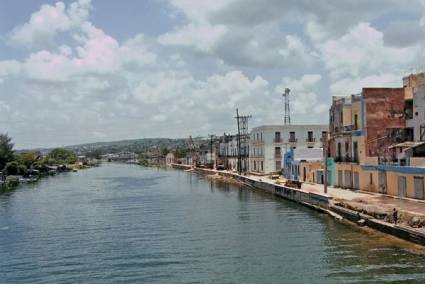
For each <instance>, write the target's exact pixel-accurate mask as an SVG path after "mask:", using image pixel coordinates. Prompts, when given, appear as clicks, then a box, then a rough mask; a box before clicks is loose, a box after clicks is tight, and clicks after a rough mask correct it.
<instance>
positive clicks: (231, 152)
mask: <svg viewBox="0 0 425 284" xmlns="http://www.w3.org/2000/svg"><path fill="white" fill-rule="evenodd" d="M246 148H248V147H246ZM247 152H248V151H247ZM244 153H245V151H244V147H243V146H242V151H241V154H242V155H244ZM238 155H239V151H238V136H237V135H225V136H224V137H223V138H222V141H221V142H220V148H219V157H220V160H221V162H222V163H223V166H224V168H225V169H227V170H231V171H237V169H238ZM242 168H246V166H245V165H242Z"/></svg>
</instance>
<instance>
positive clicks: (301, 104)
mask: <svg viewBox="0 0 425 284" xmlns="http://www.w3.org/2000/svg"><path fill="white" fill-rule="evenodd" d="M424 47H425V2H424V1H422V0H421V1H419V0H411V1H409V5H406V3H405V1H399V0H397V1H395V0H394V1H393V0H356V1H354V0H353V1H346V0H329V1H315V0H262V1H258V0H203V1H199V0H121V1H115V0H91V1H90V0H74V1H72V0H71V1H62V2H56V1H48V0H31V1H25V0H17V1H1V2H0V133H8V134H9V136H11V137H12V138H13V141H14V142H15V146H16V148H18V149H22V148H37V147H56V146H63V145H73V144H79V143H87V142H96V141H114V140H123V139H134V138H152V137H169V138H184V137H188V136H189V135H193V136H198V135H199V136H206V135H208V134H212V133H215V134H221V133H224V132H226V133H235V131H236V121H235V119H234V116H235V109H236V108H238V109H239V112H240V113H241V114H246V115H248V114H249V115H252V119H251V121H250V126H251V127H253V126H259V125H263V124H281V123H283V99H282V96H281V94H282V93H283V91H284V89H285V88H289V89H291V120H292V123H293V124H304V123H317V124H322V123H324V124H325V123H328V109H329V105H330V103H331V100H332V96H333V95H350V94H355V93H359V92H361V88H362V87H378V86H382V87H397V86H402V77H403V76H405V75H406V74H408V73H409V72H415V71H417V70H423V69H424V67H423V66H424V64H423V62H424V51H425V48H424Z"/></svg>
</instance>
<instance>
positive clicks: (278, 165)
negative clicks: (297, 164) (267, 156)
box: [276, 161, 282, 171]
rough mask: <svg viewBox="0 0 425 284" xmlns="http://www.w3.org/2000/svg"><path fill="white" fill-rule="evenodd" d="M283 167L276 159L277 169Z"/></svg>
mask: <svg viewBox="0 0 425 284" xmlns="http://www.w3.org/2000/svg"><path fill="white" fill-rule="evenodd" d="M281 169H282V164H281V162H280V161H276V171H280V170H281Z"/></svg>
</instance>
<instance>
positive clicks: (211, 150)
mask: <svg viewBox="0 0 425 284" xmlns="http://www.w3.org/2000/svg"><path fill="white" fill-rule="evenodd" d="M209 136H210V162H211V166H212V168H214V159H213V138H214V136H215V135H214V134H210V135H209Z"/></svg>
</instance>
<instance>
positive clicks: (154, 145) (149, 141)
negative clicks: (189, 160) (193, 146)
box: [17, 137, 207, 154]
mask: <svg viewBox="0 0 425 284" xmlns="http://www.w3.org/2000/svg"><path fill="white" fill-rule="evenodd" d="M206 139H207V138H202V137H195V138H193V141H194V142H195V143H197V144H201V143H205V142H206V141H207V140H206ZM187 143H188V139H187V138H178V139H171V138H143V139H128V140H120V141H110V142H94V143H85V144H78V145H70V146H65V147H63V148H66V149H69V150H72V151H74V152H76V153H77V154H86V153H90V152H99V153H103V154H106V153H118V152H123V151H129V152H135V153H144V152H147V151H149V150H153V149H164V148H167V149H169V150H173V149H176V148H186V147H187V146H188V145H187ZM52 149H53V148H44V149H31V150H18V151H17V152H26V151H40V152H41V153H48V152H50V150H52Z"/></svg>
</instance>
